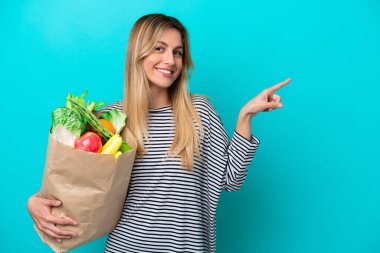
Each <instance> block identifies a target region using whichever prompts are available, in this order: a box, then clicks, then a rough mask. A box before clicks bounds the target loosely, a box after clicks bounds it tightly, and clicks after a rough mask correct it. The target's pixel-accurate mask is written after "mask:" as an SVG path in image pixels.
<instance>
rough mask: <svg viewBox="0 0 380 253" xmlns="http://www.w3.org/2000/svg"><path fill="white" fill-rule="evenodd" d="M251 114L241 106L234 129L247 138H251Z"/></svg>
mask: <svg viewBox="0 0 380 253" xmlns="http://www.w3.org/2000/svg"><path fill="white" fill-rule="evenodd" d="M253 116H254V115H253V114H251V113H248V112H247V111H246V110H245V109H244V108H242V110H241V111H240V112H239V116H238V120H237V122H236V128H235V131H236V132H237V133H238V134H240V135H241V136H243V137H244V138H246V139H247V140H250V139H251V119H252V117H253Z"/></svg>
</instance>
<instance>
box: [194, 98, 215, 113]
mask: <svg viewBox="0 0 380 253" xmlns="http://www.w3.org/2000/svg"><path fill="white" fill-rule="evenodd" d="M210 99H211V98H210V97H208V96H206V95H201V94H191V101H192V103H193V106H194V108H195V110H196V111H198V112H204V113H210V112H214V111H215V108H214V106H213V105H212V104H211V102H210Z"/></svg>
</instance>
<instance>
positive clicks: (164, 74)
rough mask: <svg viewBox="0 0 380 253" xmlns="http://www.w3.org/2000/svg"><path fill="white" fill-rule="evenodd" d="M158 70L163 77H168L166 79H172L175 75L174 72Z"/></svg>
mask: <svg viewBox="0 0 380 253" xmlns="http://www.w3.org/2000/svg"><path fill="white" fill-rule="evenodd" d="M156 70H157V71H158V72H160V74H162V75H163V76H166V77H172V76H173V73H174V71H173V70H169V69H161V68H156Z"/></svg>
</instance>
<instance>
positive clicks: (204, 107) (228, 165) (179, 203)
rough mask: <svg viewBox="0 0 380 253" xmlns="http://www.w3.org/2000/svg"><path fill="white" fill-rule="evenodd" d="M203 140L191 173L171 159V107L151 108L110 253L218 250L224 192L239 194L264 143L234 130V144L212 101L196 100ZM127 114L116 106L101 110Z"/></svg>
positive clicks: (193, 100)
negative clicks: (141, 152) (220, 203)
mask: <svg viewBox="0 0 380 253" xmlns="http://www.w3.org/2000/svg"><path fill="white" fill-rule="evenodd" d="M192 102H193V105H194V107H195V110H196V111H197V112H198V114H199V117H200V118H201V121H202V124H203V128H204V136H203V138H202V139H201V140H200V149H201V155H200V157H194V166H193V169H192V170H186V169H185V168H183V167H182V166H181V162H180V158H178V157H169V158H168V157H167V153H168V150H169V148H170V146H171V144H172V141H173V139H174V134H175V129H174V127H175V125H174V118H173V108H172V106H166V107H162V108H158V109H150V110H149V119H148V132H149V138H147V139H146V140H144V146H145V149H146V151H147V153H146V154H144V156H142V157H136V160H135V162H134V165H133V170H132V174H131V180H130V185H129V192H128V195H127V198H126V201H125V205H124V210H123V213H122V216H121V218H120V220H119V222H118V224H117V226H116V227H115V229H114V230H113V232H112V233H111V234H110V235H109V237H108V240H107V244H106V249H105V252H107V253H111V252H115V253H116V252H117V253H120V252H144V253H148V252H165V253H167V252H215V242H216V238H215V237H216V230H215V229H216V208H217V203H218V199H219V196H220V193H221V191H222V190H223V189H224V190H227V191H233V190H238V189H239V188H240V187H241V185H242V183H243V181H244V179H245V177H246V174H247V167H248V165H249V163H250V162H251V160H252V158H253V156H254V153H255V151H256V149H257V147H258V144H259V140H258V139H257V138H255V137H252V138H251V140H250V141H248V140H247V139H245V138H243V137H242V136H241V135H239V134H238V133H237V132H234V134H233V137H232V140H231V141H230V139H229V137H228V135H227V133H226V131H225V129H224V127H223V125H222V123H221V121H220V118H219V116H218V114H217V112H216V111H215V109H214V107H213V106H212V105H211V103H210V102H209V101H208V100H207V99H205V98H204V97H201V96H195V95H193V96H192ZM112 108H116V109H118V110H122V102H121V101H120V102H116V103H114V104H111V105H108V106H106V107H105V108H103V110H102V111H105V110H110V109H112Z"/></svg>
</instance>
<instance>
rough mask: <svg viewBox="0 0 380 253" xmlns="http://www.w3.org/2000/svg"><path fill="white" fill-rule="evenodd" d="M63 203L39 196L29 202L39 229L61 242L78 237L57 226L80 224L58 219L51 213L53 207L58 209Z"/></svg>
mask: <svg viewBox="0 0 380 253" xmlns="http://www.w3.org/2000/svg"><path fill="white" fill-rule="evenodd" d="M60 205H61V201H59V200H52V199H46V198H42V197H39V196H38V195H37V194H35V195H33V196H31V197H30V198H29V200H28V211H29V214H30V216H32V218H33V220H34V222H35V224H36V225H37V227H38V228H39V229H41V230H42V231H43V232H45V233H46V234H47V235H49V236H50V237H52V238H54V239H57V241H58V242H60V241H61V240H62V239H71V238H72V237H75V236H77V234H76V233H75V232H73V231H68V230H62V229H60V228H58V227H57V226H56V225H74V226H76V225H78V222H76V221H75V220H73V219H71V218H69V217H56V216H53V215H52V213H51V209H52V207H58V206H60Z"/></svg>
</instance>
